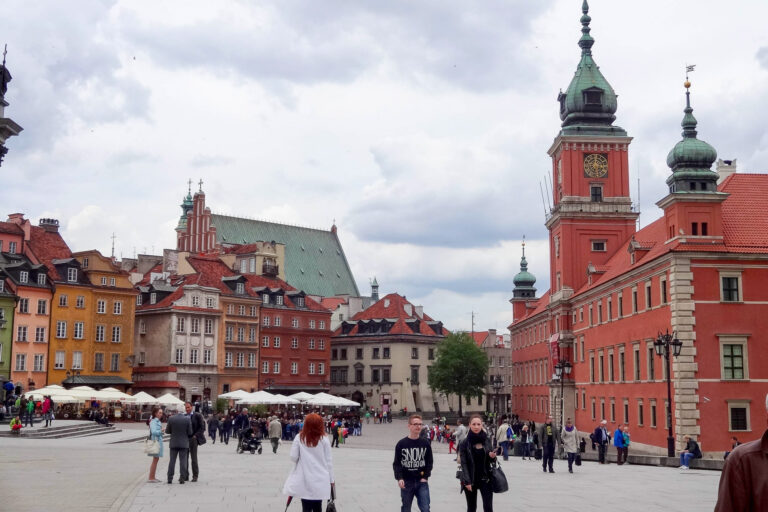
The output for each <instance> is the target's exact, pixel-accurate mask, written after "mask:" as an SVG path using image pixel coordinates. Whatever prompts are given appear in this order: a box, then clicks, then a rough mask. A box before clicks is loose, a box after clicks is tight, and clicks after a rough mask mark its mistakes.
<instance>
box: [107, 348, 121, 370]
mask: <svg viewBox="0 0 768 512" xmlns="http://www.w3.org/2000/svg"><path fill="white" fill-rule="evenodd" d="M109 371H111V372H119V371H120V354H115V353H112V354H110V356H109Z"/></svg>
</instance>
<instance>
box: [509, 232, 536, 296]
mask: <svg viewBox="0 0 768 512" xmlns="http://www.w3.org/2000/svg"><path fill="white" fill-rule="evenodd" d="M512 282H513V283H514V284H515V289H514V290H513V291H512V297H513V298H515V299H529V298H534V297H536V288H534V287H533V285H534V284H536V276H534V275H533V274H531V273H530V272H528V261H527V260H526V259H525V237H523V257H522V258H520V272H518V273H517V275H516V276H515V277H514V278H513V279H512Z"/></svg>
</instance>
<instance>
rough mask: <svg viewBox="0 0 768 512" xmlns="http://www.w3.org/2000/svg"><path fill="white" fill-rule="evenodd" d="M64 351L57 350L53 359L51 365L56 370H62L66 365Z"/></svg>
mask: <svg viewBox="0 0 768 512" xmlns="http://www.w3.org/2000/svg"><path fill="white" fill-rule="evenodd" d="M66 357H67V356H66V352H64V351H63V350H57V351H56V356H55V359H54V360H53V367H54V369H56V370H63V369H64V366H65V365H66Z"/></svg>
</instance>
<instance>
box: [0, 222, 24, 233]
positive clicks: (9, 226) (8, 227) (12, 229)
mask: <svg viewBox="0 0 768 512" xmlns="http://www.w3.org/2000/svg"><path fill="white" fill-rule="evenodd" d="M0 233H10V234H12V235H23V234H24V230H23V229H21V228H20V227H19V225H18V224H14V223H13V222H0Z"/></svg>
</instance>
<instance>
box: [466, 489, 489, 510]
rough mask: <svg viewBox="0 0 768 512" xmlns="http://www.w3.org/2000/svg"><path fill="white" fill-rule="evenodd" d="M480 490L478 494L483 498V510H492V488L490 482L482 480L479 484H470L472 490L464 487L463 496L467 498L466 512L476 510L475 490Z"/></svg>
mask: <svg viewBox="0 0 768 512" xmlns="http://www.w3.org/2000/svg"><path fill="white" fill-rule="evenodd" d="M478 490H479V491H480V496H481V497H482V499H483V512H493V490H492V489H491V484H490V482H484V483H482V484H480V485H474V484H473V485H472V490H471V491H468V490H467V488H466V487H465V488H464V496H465V497H466V498H467V512H475V511H476V510H477V491H478Z"/></svg>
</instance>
